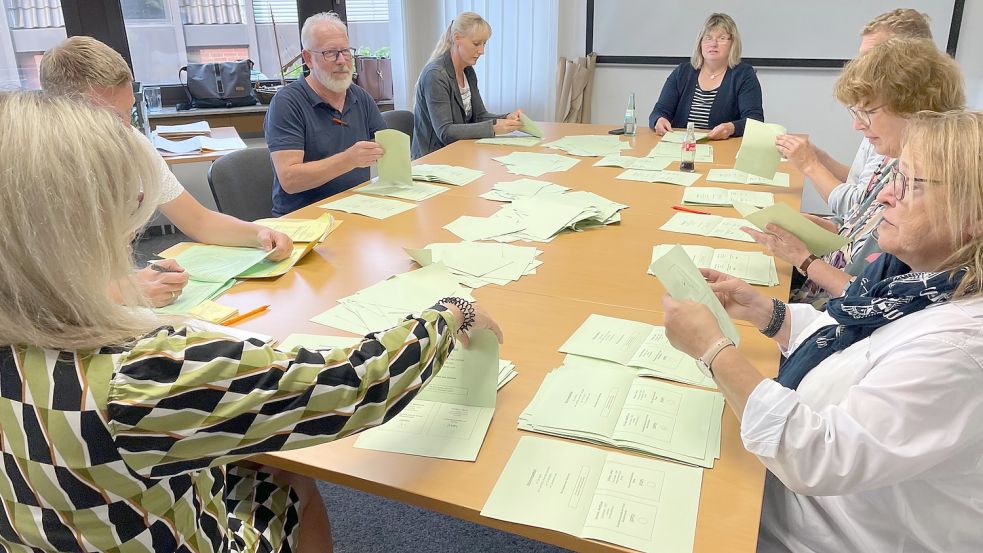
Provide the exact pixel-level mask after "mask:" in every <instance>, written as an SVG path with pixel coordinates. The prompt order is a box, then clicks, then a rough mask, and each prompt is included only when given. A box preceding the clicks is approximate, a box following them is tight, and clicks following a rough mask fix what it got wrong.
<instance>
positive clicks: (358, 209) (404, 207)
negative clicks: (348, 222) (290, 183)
mask: <svg viewBox="0 0 983 553" xmlns="http://www.w3.org/2000/svg"><path fill="white" fill-rule="evenodd" d="M318 207H320V208H323V209H334V210H336V211H344V212H345V213H352V214H356V215H365V216H366V217H372V218H373V219H388V218H389V217H392V216H393V215H398V214H400V213H402V212H404V211H409V210H411V209H413V208H414V207H416V204H411V203H407V202H401V201H399V200H387V199H385V198H374V197H372V196H365V195H362V194H352V195H351V196H346V197H344V198H342V199H340V200H335V201H333V202H328V203H324V204H321V205H319V206H318Z"/></svg>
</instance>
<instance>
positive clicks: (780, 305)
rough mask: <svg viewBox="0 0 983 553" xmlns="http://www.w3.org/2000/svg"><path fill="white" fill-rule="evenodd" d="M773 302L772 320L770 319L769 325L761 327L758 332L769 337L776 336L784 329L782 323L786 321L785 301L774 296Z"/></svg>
mask: <svg viewBox="0 0 983 553" xmlns="http://www.w3.org/2000/svg"><path fill="white" fill-rule="evenodd" d="M771 302H772V305H773V306H774V307H773V309H772V312H771V320H770V321H768V326H766V327H764V328H759V329H758V332H760V333H762V334H764V335H765V336H767V337H769V338H774V337H775V335H776V334H778V331H779V330H781V329H782V324H784V323H785V303H784V302H783V301H781V300H779V299H776V298H772V299H771Z"/></svg>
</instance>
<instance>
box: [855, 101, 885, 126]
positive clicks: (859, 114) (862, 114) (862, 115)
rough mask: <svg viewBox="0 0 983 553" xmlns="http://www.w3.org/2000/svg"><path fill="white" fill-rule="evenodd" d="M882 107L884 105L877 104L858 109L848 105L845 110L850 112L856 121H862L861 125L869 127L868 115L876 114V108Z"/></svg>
mask: <svg viewBox="0 0 983 553" xmlns="http://www.w3.org/2000/svg"><path fill="white" fill-rule="evenodd" d="M882 107H884V106H883V105H880V106H877V107H876V108H871V109H858V108H855V107H853V106H849V107H848V108H846V109H847V111H849V112H850V115H852V116H853V118H854V119H856V120H857V121H860V122H861V123H863V125H864V126H865V127H869V126H870V116H871V115H874V114H876V113H877V110H879V109H881V108H882Z"/></svg>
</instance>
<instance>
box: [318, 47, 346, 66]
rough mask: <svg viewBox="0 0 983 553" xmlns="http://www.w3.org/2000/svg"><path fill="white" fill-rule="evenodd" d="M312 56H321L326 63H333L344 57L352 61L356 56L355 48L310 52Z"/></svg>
mask: <svg viewBox="0 0 983 553" xmlns="http://www.w3.org/2000/svg"><path fill="white" fill-rule="evenodd" d="M309 51H310V52H311V53H312V54H321V57H323V58H324V61H326V62H328V63H331V62H336V61H338V58H340V57H342V56H344V57H345V59H346V60H350V59H352V58H353V57H354V56H355V49H354V48H339V49H337V50H309Z"/></svg>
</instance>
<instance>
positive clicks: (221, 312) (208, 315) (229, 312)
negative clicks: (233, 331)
mask: <svg viewBox="0 0 983 553" xmlns="http://www.w3.org/2000/svg"><path fill="white" fill-rule="evenodd" d="M187 314H188V315H191V316H192V317H195V318H196V319H201V320H203V321H208V322H210V323H215V324H222V323H224V322H225V321H227V320H229V319H231V318H232V317H235V316H236V315H238V314H239V310H238V309H236V308H235V307H229V306H227V305H222V304H220V303H216V302H214V301H211V300H205V301H203V302H201V303H199V304H198V305H196V306H195V307H193V308H192V309H191V310H190V311H188V313H187Z"/></svg>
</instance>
